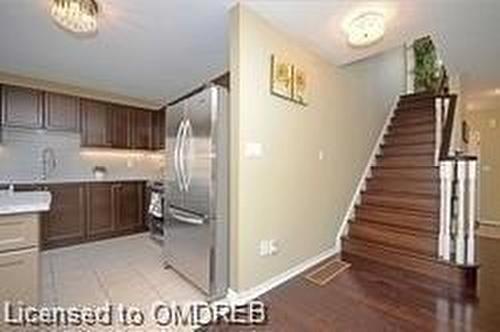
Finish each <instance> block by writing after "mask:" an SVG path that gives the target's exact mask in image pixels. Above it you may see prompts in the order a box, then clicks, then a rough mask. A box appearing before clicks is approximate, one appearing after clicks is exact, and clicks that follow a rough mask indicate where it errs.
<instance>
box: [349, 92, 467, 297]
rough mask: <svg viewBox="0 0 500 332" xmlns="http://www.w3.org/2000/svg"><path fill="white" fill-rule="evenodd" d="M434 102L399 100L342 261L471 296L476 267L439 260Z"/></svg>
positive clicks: (425, 97) (417, 97)
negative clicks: (387, 269)
mask: <svg viewBox="0 0 500 332" xmlns="http://www.w3.org/2000/svg"><path fill="white" fill-rule="evenodd" d="M435 126H436V121H435V96H434V95H432V94H428V93H420V94H411V95H405V96H402V97H401V98H400V101H399V103H398V106H397V109H396V110H395V112H394V115H393V118H392V119H391V123H390V126H389V128H388V132H387V134H386V136H385V137H384V143H383V145H382V146H381V153H380V155H379V156H377V158H376V166H374V167H372V169H371V177H370V178H369V179H368V180H367V181H366V189H365V191H364V192H363V193H362V195H361V202H360V204H359V205H358V206H357V207H356V209H355V217H354V218H353V220H351V221H350V223H349V232H348V234H347V235H346V236H344V237H343V238H342V257H343V259H345V260H347V261H350V262H352V263H353V264H355V262H356V260H359V259H361V260H363V259H365V260H366V259H368V260H371V261H376V262H378V263H381V264H386V265H391V266H393V267H396V268H398V269H401V270H404V271H406V272H413V273H418V274H420V275H423V276H424V277H429V278H432V279H435V280H436V281H442V282H443V283H445V284H447V285H451V286H452V287H453V288H458V289H460V290H465V291H467V292H469V291H470V290H473V289H474V288H475V282H476V280H475V279H476V270H477V268H476V267H471V266H459V265H456V264H451V263H449V262H445V261H442V260H439V259H438V254H437V251H438V235H439V209H440V189H439V188H440V177H439V168H438V167H436V166H435V156H436V127H435Z"/></svg>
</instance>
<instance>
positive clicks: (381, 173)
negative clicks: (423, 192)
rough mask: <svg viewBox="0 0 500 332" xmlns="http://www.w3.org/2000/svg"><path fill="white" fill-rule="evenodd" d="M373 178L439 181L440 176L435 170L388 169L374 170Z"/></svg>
mask: <svg viewBox="0 0 500 332" xmlns="http://www.w3.org/2000/svg"><path fill="white" fill-rule="evenodd" d="M372 175H373V176H372V178H378V177H382V178H392V179H397V180H401V179H405V180H424V181H437V180H438V179H439V174H438V171H437V169H435V168H415V169H388V168H383V169H381V168H377V167H375V168H374V169H373V170H372Z"/></svg>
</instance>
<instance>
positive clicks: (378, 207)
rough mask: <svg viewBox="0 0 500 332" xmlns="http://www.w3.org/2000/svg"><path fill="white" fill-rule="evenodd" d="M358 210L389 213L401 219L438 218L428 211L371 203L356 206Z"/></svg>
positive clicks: (435, 214)
mask: <svg viewBox="0 0 500 332" xmlns="http://www.w3.org/2000/svg"><path fill="white" fill-rule="evenodd" d="M357 208H358V209H368V210H375V211H379V212H381V213H390V214H394V215H399V216H401V217H405V216H406V217H407V216H411V217H412V218H436V217H438V214H437V213H435V212H429V211H414V210H408V211H405V210H401V209H395V208H392V207H390V206H381V205H376V204H371V203H365V204H361V205H359V206H357Z"/></svg>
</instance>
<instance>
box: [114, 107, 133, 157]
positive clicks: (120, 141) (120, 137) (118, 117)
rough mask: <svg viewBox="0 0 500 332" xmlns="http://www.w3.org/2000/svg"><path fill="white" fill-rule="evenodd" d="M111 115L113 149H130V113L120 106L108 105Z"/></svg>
mask: <svg viewBox="0 0 500 332" xmlns="http://www.w3.org/2000/svg"><path fill="white" fill-rule="evenodd" d="M109 107H110V110H111V113H112V117H111V128H112V142H111V145H112V147H113V148H118V149H130V148H131V147H132V145H131V139H130V120H131V119H130V112H129V109H128V108H127V107H124V106H120V105H110V106H109Z"/></svg>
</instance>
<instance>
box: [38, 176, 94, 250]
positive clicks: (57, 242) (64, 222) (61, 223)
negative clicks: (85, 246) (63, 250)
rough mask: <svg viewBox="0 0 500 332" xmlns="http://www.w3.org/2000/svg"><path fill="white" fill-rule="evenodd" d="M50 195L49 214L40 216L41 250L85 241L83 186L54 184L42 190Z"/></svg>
mask: <svg viewBox="0 0 500 332" xmlns="http://www.w3.org/2000/svg"><path fill="white" fill-rule="evenodd" d="M44 189H47V190H49V191H50V193H51V194H52V203H51V208H50V211H49V212H46V213H43V214H42V220H41V237H42V245H43V248H53V247H60V246H64V245H71V244H76V243H81V242H84V241H85V235H86V232H85V222H86V206H85V185H84V184H54V185H49V186H47V188H44Z"/></svg>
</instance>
